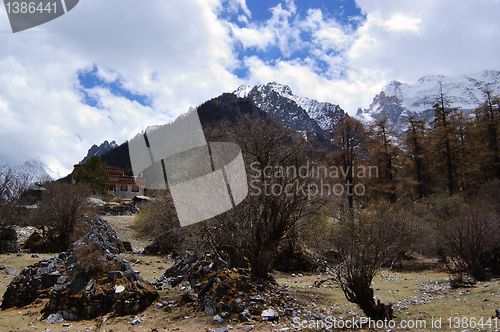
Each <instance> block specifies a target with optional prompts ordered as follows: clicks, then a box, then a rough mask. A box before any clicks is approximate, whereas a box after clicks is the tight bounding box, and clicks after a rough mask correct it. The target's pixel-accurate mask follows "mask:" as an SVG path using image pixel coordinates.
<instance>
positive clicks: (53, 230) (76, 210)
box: [36, 182, 93, 251]
mask: <svg viewBox="0 0 500 332" xmlns="http://www.w3.org/2000/svg"><path fill="white" fill-rule="evenodd" d="M89 196H90V189H89V188H88V187H86V186H82V185H77V186H72V185H70V184H67V183H59V182H51V183H48V184H47V185H46V189H45V192H44V194H43V197H42V200H41V201H40V203H39V204H38V209H37V213H36V218H37V222H38V225H39V226H40V227H41V228H42V229H43V231H44V233H45V235H46V236H47V237H48V239H49V240H50V242H51V243H52V244H54V250H56V251H59V250H65V249H67V246H68V245H69V243H70V240H71V235H72V233H73V231H74V230H75V228H76V227H77V224H78V222H79V221H81V220H82V217H84V216H85V215H88V214H91V213H93V211H92V209H91V207H90V206H89V203H88V197H89Z"/></svg>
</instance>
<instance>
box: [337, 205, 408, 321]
mask: <svg viewBox="0 0 500 332" xmlns="http://www.w3.org/2000/svg"><path fill="white" fill-rule="evenodd" d="M339 228H340V230H339V232H338V233H337V238H336V241H335V244H336V246H337V249H338V253H339V257H340V261H341V263H340V264H339V265H338V267H337V269H336V270H335V276H334V278H333V280H334V281H335V282H336V283H337V284H338V285H339V286H340V288H341V289H342V290H343V292H344V294H345V296H346V298H347V300H348V301H350V302H353V303H356V304H357V305H358V306H359V307H360V308H361V309H362V310H363V312H364V313H365V314H366V315H367V316H368V317H370V318H372V319H376V320H379V319H381V320H383V319H386V318H387V319H391V318H392V309H391V305H384V304H383V303H380V300H379V301H378V303H376V302H375V299H374V296H373V289H372V287H371V285H372V280H373V277H374V276H375V275H376V274H377V273H378V271H379V270H380V267H381V266H382V265H383V264H384V263H386V262H390V261H392V260H393V259H395V258H396V257H397V256H398V255H400V254H401V252H405V251H407V250H408V249H409V246H410V245H411V243H412V242H413V237H414V235H415V230H416V227H415V224H414V222H413V221H412V218H411V216H410V215H409V214H408V213H406V212H404V211H402V210H401V209H399V208H398V207H395V206H391V207H389V206H388V205H386V204H379V205H377V206H376V207H375V209H374V210H373V211H368V212H356V211H350V212H348V213H346V214H345V215H344V216H342V218H341V219H340V222H339Z"/></svg>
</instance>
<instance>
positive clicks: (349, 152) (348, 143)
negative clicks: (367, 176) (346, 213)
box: [331, 115, 366, 210]
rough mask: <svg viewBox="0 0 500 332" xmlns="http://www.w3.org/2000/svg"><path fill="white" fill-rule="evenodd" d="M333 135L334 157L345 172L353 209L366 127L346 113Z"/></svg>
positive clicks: (348, 195) (349, 201) (349, 206)
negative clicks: (360, 151) (355, 174)
mask: <svg viewBox="0 0 500 332" xmlns="http://www.w3.org/2000/svg"><path fill="white" fill-rule="evenodd" d="M331 137H332V143H333V145H334V147H335V149H336V150H335V151H334V153H333V158H334V159H335V161H336V162H338V163H340V167H342V168H343V170H344V172H345V176H346V178H345V185H346V192H347V206H348V209H349V210H351V209H352V208H353V207H354V186H355V177H354V169H355V167H356V166H358V162H359V160H360V156H359V150H360V148H361V145H362V144H363V143H364V141H365V137H366V132H365V128H364V127H363V124H362V123H361V122H359V121H358V120H356V119H354V118H352V117H350V116H349V115H344V116H342V117H341V118H340V119H339V122H338V123H337V124H336V126H335V130H334V131H333V132H332V133H331Z"/></svg>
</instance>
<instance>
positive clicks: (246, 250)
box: [205, 116, 322, 279]
mask: <svg viewBox="0 0 500 332" xmlns="http://www.w3.org/2000/svg"><path fill="white" fill-rule="evenodd" d="M207 138H208V139H209V140H211V141H217V140H221V141H232V142H234V143H236V144H238V145H239V146H240V147H241V150H242V152H243V155H244V159H245V165H246V167H247V174H248V183H249V193H248V196H247V198H246V199H245V200H244V201H243V202H242V203H240V204H239V205H237V206H236V207H235V208H234V209H233V210H231V211H228V212H226V213H224V214H223V215H221V216H218V217H216V218H215V220H213V221H212V222H210V223H207V229H206V232H205V236H206V238H207V241H208V242H209V243H212V244H213V245H214V247H215V246H216V245H228V246H232V247H235V248H237V249H239V251H240V252H241V253H242V254H243V255H245V256H246V257H247V258H248V259H249V260H250V266H251V272H252V274H253V275H254V276H256V277H258V278H262V279H265V278H267V277H268V272H269V268H270V265H271V263H272V260H273V257H274V254H275V250H276V248H277V246H278V244H279V243H280V241H281V240H282V239H283V238H284V237H285V236H286V234H287V232H288V231H289V229H290V228H291V227H292V226H293V225H294V224H295V223H296V222H297V221H298V220H301V219H303V218H306V217H307V216H308V215H311V214H314V213H317V210H318V206H320V205H321V204H322V199H321V195H320V192H319V190H320V189H321V188H319V186H318V185H317V184H316V185H313V181H314V179H313V178H312V177H311V176H310V175H311V170H310V167H311V165H310V164H308V158H307V141H305V139H303V138H302V137H301V136H299V135H298V134H297V133H294V132H293V131H292V130H289V129H287V128H285V127H283V126H281V125H279V124H276V123H275V122H273V121H269V120H266V119H261V118H253V117H249V116H244V117H242V118H241V120H240V121H239V122H238V123H237V124H234V125H230V126H229V124H228V123H227V122H222V123H220V124H219V125H218V126H216V127H214V128H213V129H212V130H211V132H210V134H209V135H208V137H207ZM301 167H302V168H301ZM299 170H301V171H302V172H301V173H300V174H299Z"/></svg>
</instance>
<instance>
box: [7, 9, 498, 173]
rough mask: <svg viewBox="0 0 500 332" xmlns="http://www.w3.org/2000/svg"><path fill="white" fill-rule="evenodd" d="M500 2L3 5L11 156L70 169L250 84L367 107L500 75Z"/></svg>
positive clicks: (10, 160) (11, 161)
mask: <svg viewBox="0 0 500 332" xmlns="http://www.w3.org/2000/svg"><path fill="white" fill-rule="evenodd" d="M498 12H500V1H499V0H462V1H455V0H420V1H414V0H412V1H410V0H323V1H321V0H310V1H305V0H286V1H285V0H282V1H278V0H263V1H257V0H256V1H249V0H183V1H177V0H148V1H139V0H106V1H102V0H83V1H80V3H79V4H78V5H77V6H76V7H75V8H74V9H73V10H72V11H70V12H68V13H67V14H65V15H63V16H61V17H60V18H58V19H55V20H53V21H50V22H48V23H46V24H44V25H41V26H38V27H35V28H33V29H30V30H27V31H25V32H19V33H16V34H12V33H11V31H10V25H9V22H8V19H7V15H6V12H5V8H4V7H3V6H0V43H1V45H2V47H1V48H0V117H1V118H2V121H1V122H0V165H3V164H7V163H8V164H11V165H17V164H21V163H23V162H24V161H26V160H28V159H32V158H34V159H39V160H41V161H43V162H45V163H47V164H49V166H50V167H51V168H53V169H55V170H58V171H60V172H61V174H62V175H64V173H66V172H69V171H70V170H71V166H72V165H73V164H74V163H77V162H78V161H79V160H81V159H82V158H83V156H84V155H85V154H86V152H87V150H88V149H89V148H90V146H92V145H93V144H100V143H101V142H102V141H104V140H108V141H111V140H116V141H117V142H123V141H125V140H126V139H127V138H128V136H129V134H130V133H131V131H132V130H133V129H134V128H136V127H137V126H138V125H139V124H140V123H143V122H145V121H147V120H149V119H151V118H155V117H157V116H159V115H163V116H164V118H167V119H173V118H175V117H176V116H178V115H179V113H180V112H181V111H180V110H181V109H183V110H186V109H187V107H189V106H197V105H199V104H201V103H202V102H204V101H205V100H208V99H210V98H213V97H216V96H218V95H220V94H221V93H223V92H230V91H234V90H235V89H237V88H238V86H240V85H241V84H248V85H250V86H253V85H256V84H265V83H267V82H270V81H277V82H280V83H283V84H287V85H289V86H290V87H291V89H292V90H293V92H294V93H295V94H296V95H299V96H305V97H310V98H314V99H317V100H319V101H329V102H332V103H335V104H339V105H340V106H341V107H342V108H343V109H344V110H346V111H347V112H349V113H350V114H355V112H356V110H357V109H358V107H361V108H367V107H368V106H369V105H370V103H371V101H372V99H373V97H374V95H375V94H377V93H378V92H380V90H381V89H382V88H383V86H384V85H385V84H387V83H389V82H390V81H391V80H399V81H402V82H406V83H410V84H411V83H414V82H416V81H417V80H418V79H419V78H421V77H422V76H426V75H445V76H451V77H454V76H459V75H462V74H471V73H475V72H478V71H482V70H485V69H493V70H500V43H498V41H499V40H500V21H499V20H498V17H497V16H498V15H497V13H498Z"/></svg>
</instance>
